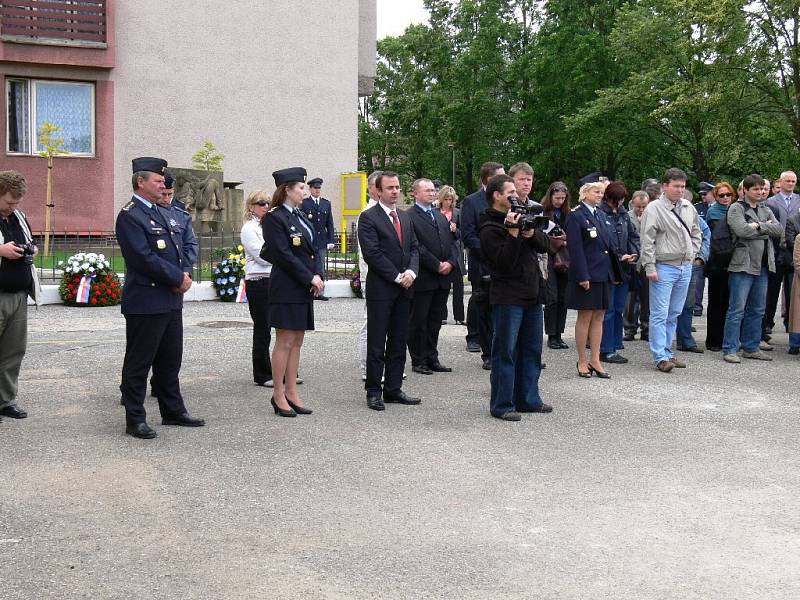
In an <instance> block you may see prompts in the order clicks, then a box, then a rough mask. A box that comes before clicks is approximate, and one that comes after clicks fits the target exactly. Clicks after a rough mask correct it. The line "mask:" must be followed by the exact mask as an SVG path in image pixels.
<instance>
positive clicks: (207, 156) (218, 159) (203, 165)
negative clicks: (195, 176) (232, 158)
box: [192, 140, 225, 171]
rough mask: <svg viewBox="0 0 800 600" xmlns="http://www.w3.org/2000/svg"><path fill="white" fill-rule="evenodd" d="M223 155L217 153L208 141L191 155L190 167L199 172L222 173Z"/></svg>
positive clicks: (215, 148)
mask: <svg viewBox="0 0 800 600" xmlns="http://www.w3.org/2000/svg"><path fill="white" fill-rule="evenodd" d="M223 160H225V155H224V154H220V153H219V152H217V147H216V146H215V145H214V144H212V143H211V142H209V141H208V140H206V141H204V142H203V146H202V147H201V148H200V150H198V151H197V152H195V153H194V154H193V155H192V166H194V168H195V169H200V170H201V171H222V161H223Z"/></svg>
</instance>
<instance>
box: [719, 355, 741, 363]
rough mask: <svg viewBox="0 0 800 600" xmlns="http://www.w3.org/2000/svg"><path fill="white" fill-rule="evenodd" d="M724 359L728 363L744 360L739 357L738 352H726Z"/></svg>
mask: <svg viewBox="0 0 800 600" xmlns="http://www.w3.org/2000/svg"><path fill="white" fill-rule="evenodd" d="M722 360H724V361H725V362H727V363H736V364H738V363H740V362H742V359H741V358H739V355H738V354H726V355H725V356H723V357H722Z"/></svg>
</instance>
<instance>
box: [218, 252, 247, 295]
mask: <svg viewBox="0 0 800 600" xmlns="http://www.w3.org/2000/svg"><path fill="white" fill-rule="evenodd" d="M244 264H245V257H244V247H243V246H241V245H240V246H237V247H236V248H235V249H234V250H232V251H231V252H230V253H229V254H228V256H227V258H223V259H222V260H221V261H220V262H219V263H217V265H216V266H215V267H214V270H213V274H214V276H213V279H212V281H213V283H214V289H215V290H216V292H217V297H218V298H219V299H220V300H222V301H223V302H234V301H236V298H237V295H238V292H239V284H240V282H242V281H243V280H244Z"/></svg>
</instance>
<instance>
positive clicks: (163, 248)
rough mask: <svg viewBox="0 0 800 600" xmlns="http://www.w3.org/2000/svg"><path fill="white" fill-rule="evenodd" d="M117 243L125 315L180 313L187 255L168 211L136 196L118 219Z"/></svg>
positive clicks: (179, 233)
mask: <svg viewBox="0 0 800 600" xmlns="http://www.w3.org/2000/svg"><path fill="white" fill-rule="evenodd" d="M116 233H117V242H118V243H119V247H120V250H121V252H122V257H123V258H124V259H125V286H124V287H123V289H122V314H129V315H157V314H163V313H166V312H170V311H172V310H180V309H181V308H182V307H183V294H181V293H180V292H178V291H177V290H176V288H178V287H180V285H181V284H182V283H183V274H184V265H185V258H184V256H185V253H184V249H183V242H182V239H181V232H180V230H179V229H178V228H177V227H174V226H173V225H171V224H170V217H169V211H165V210H162V209H160V208H158V207H157V205H156V204H155V203H153V204H152V206H151V207H150V208H148V207H147V205H146V204H145V203H144V202H143V201H142V200H139V199H137V198H136V196H134V197H133V198H131V201H130V202H129V203H128V204H126V205H125V206H124V207H123V208H122V210H121V211H120V212H119V215H118V216H117V223H116Z"/></svg>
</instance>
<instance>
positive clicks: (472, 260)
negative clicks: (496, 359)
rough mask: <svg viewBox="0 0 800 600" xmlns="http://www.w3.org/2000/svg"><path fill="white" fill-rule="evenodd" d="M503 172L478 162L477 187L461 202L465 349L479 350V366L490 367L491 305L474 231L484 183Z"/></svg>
mask: <svg viewBox="0 0 800 600" xmlns="http://www.w3.org/2000/svg"><path fill="white" fill-rule="evenodd" d="M503 174H505V169H504V168H503V165H501V164H500V163H496V162H487V163H484V164H483V165H481V173H480V177H481V189H479V190H478V191H477V192H475V193H474V194H470V195H469V196H467V197H466V198H464V202H463V203H462V205H461V239H462V240H463V241H464V246H465V247H466V248H467V249H468V250H469V264H468V276H469V281H470V283H471V284H472V294H471V295H470V298H469V304H468V305H467V350H469V351H470V352H480V353H481V358H483V368H484V369H486V370H487V371H488V370H490V369H491V368H492V361H491V354H492V322H491V314H492V307H491V304H489V282H488V271H487V270H486V267H485V265H484V264H483V256H482V255H481V239H480V235H479V234H478V224H479V220H480V216H481V214H482V213H483V211H485V210H486V209H487V208H488V206H489V204H488V202H487V201H486V192H485V190H486V183H487V182H488V181H489V180H490V179H491V178H492V177H494V176H495V175H503Z"/></svg>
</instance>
